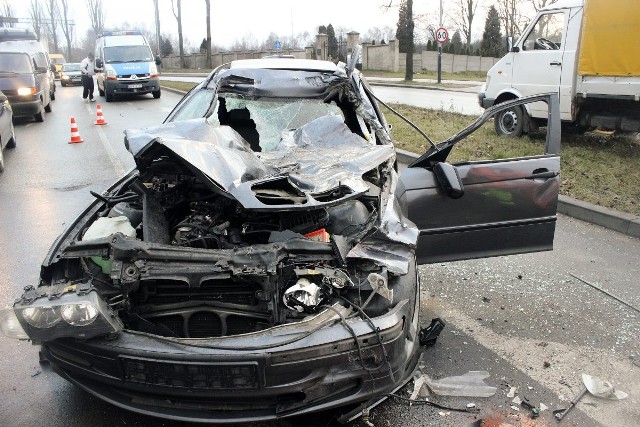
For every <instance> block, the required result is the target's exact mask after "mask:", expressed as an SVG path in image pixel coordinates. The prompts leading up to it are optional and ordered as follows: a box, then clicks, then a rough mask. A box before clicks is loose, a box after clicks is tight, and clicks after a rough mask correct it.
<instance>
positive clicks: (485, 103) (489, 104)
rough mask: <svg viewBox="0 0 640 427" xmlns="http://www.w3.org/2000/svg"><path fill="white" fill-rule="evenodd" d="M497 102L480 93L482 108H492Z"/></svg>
mask: <svg viewBox="0 0 640 427" xmlns="http://www.w3.org/2000/svg"><path fill="white" fill-rule="evenodd" d="M495 102H496V100H495V99H494V98H487V95H486V94H485V93H484V92H482V91H481V92H479V93H478V104H480V106H481V107H482V108H485V109H486V108H491V107H493V104H495Z"/></svg>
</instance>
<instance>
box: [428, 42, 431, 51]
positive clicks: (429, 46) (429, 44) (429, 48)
mask: <svg viewBox="0 0 640 427" xmlns="http://www.w3.org/2000/svg"><path fill="white" fill-rule="evenodd" d="M427 50H431V40H428V41H427Z"/></svg>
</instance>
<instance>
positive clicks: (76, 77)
mask: <svg viewBox="0 0 640 427" xmlns="http://www.w3.org/2000/svg"><path fill="white" fill-rule="evenodd" d="M60 84H61V85H62V86H69V85H81V84H82V72H81V71H80V63H79V62H70V63H67V64H64V65H63V66H62V71H60Z"/></svg>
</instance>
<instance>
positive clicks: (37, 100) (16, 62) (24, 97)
mask: <svg viewBox="0 0 640 427" xmlns="http://www.w3.org/2000/svg"><path fill="white" fill-rule="evenodd" d="M1 45H2V44H1V43H0V48H1V47H2V46H1ZM38 64H39V62H37V60H36V58H35V56H33V55H32V54H29V53H25V52H3V51H0V90H2V92H3V93H4V94H5V95H6V96H7V98H8V99H9V102H10V103H11V107H12V109H13V114H14V115H15V116H33V117H34V118H35V120H36V121H37V122H43V121H44V119H45V112H47V113H49V112H51V94H50V82H51V78H50V71H49V69H48V68H46V64H45V63H40V64H41V66H40V65H38Z"/></svg>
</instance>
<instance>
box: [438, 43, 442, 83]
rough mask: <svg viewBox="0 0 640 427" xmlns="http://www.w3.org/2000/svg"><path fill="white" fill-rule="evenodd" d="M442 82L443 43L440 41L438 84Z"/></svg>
mask: <svg viewBox="0 0 640 427" xmlns="http://www.w3.org/2000/svg"><path fill="white" fill-rule="evenodd" d="M440 83H442V43H438V84H440Z"/></svg>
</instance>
